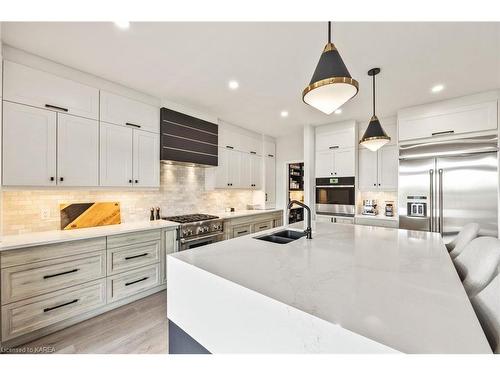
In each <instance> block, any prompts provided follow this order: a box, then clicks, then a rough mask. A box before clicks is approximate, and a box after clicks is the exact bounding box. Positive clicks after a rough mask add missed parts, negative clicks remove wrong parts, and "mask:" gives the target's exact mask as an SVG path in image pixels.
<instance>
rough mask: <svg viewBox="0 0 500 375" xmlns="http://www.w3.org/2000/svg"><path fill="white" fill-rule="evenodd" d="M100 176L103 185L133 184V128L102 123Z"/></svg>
mask: <svg viewBox="0 0 500 375" xmlns="http://www.w3.org/2000/svg"><path fill="white" fill-rule="evenodd" d="M100 135H101V139H100V153H101V158H100V177H101V185H102V186H132V184H133V176H132V157H133V153H132V148H133V136H132V129H129V128H126V127H124V126H118V125H112V124H104V123H101V129H100Z"/></svg>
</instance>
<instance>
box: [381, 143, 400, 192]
mask: <svg viewBox="0 0 500 375" xmlns="http://www.w3.org/2000/svg"><path fill="white" fill-rule="evenodd" d="M398 157H399V153H398V148H397V146H384V147H382V148H381V149H380V150H378V186H379V188H380V189H383V190H396V189H397V187H398Z"/></svg>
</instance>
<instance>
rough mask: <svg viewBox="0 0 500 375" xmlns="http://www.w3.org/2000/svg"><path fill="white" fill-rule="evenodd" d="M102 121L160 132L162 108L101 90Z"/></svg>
mask: <svg viewBox="0 0 500 375" xmlns="http://www.w3.org/2000/svg"><path fill="white" fill-rule="evenodd" d="M100 108H101V121H104V122H108V123H111V124H116V125H123V126H129V127H132V128H135V129H140V130H146V131H150V132H153V133H159V132H160V109H159V108H157V107H155V106H152V105H149V104H145V103H141V102H138V101H136V100H132V99H129V98H126V97H124V96H120V95H116V94H112V93H110V92H107V91H102V90H101V105H100Z"/></svg>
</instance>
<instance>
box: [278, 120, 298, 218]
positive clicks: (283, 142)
mask: <svg viewBox="0 0 500 375" xmlns="http://www.w3.org/2000/svg"><path fill="white" fill-rule="evenodd" d="M302 160H304V133H303V131H302V129H301V130H299V131H297V132H295V133H292V134H289V135H286V136H283V137H278V138H276V207H277V208H285V206H286V205H287V202H288V197H287V196H286V192H287V184H288V174H287V170H286V164H287V162H294V161H302Z"/></svg>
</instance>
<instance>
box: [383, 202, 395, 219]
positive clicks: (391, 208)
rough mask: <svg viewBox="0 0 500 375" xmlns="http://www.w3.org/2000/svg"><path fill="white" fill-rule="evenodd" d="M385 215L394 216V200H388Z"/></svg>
mask: <svg viewBox="0 0 500 375" xmlns="http://www.w3.org/2000/svg"><path fill="white" fill-rule="evenodd" d="M385 216H394V202H393V201H386V202H385Z"/></svg>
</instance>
